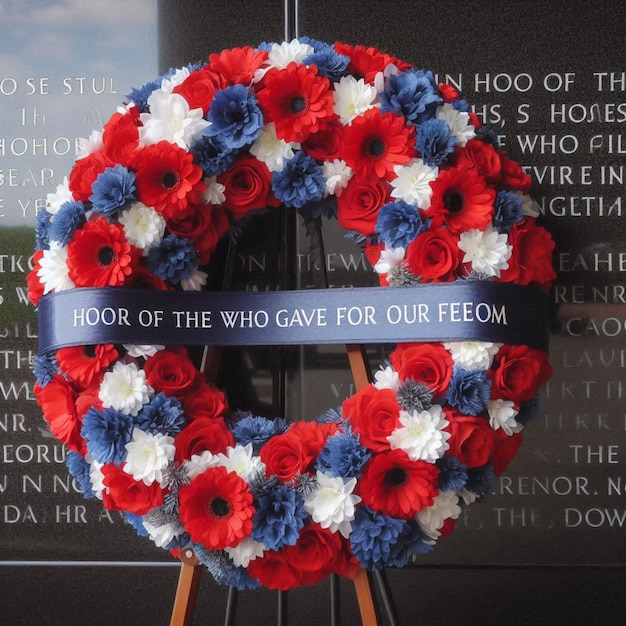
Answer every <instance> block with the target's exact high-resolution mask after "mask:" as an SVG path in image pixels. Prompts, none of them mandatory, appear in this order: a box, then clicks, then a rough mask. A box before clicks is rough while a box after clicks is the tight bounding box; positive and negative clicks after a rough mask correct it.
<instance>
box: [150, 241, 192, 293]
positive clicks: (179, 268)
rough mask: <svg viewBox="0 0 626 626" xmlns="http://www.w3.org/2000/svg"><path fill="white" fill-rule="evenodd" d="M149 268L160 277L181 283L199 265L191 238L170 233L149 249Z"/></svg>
mask: <svg viewBox="0 0 626 626" xmlns="http://www.w3.org/2000/svg"><path fill="white" fill-rule="evenodd" d="M147 262H148V268H149V270H150V271H151V272H152V273H153V274H154V275H155V276H158V277H159V278H161V279H163V280H171V281H172V282H173V283H179V282H180V281H181V280H185V279H187V278H189V277H190V276H191V275H192V273H193V271H194V270H195V269H196V268H197V267H198V255H197V254H196V249H195V247H194V245H193V243H192V242H191V241H190V240H189V239H185V238H183V237H177V236H176V235H174V234H170V235H168V236H167V237H164V238H163V239H162V240H161V242H160V243H159V245H158V246H154V247H152V248H150V250H149V251H148V257H147Z"/></svg>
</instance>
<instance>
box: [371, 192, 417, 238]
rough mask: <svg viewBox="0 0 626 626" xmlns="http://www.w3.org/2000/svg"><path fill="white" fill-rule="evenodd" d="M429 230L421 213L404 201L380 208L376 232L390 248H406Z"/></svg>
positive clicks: (397, 201)
mask: <svg viewBox="0 0 626 626" xmlns="http://www.w3.org/2000/svg"><path fill="white" fill-rule="evenodd" d="M427 229H428V223H427V221H426V220H423V219H422V217H421V216H420V214H419V211H418V210H417V208H416V207H415V206H413V205H412V204H408V203H407V202H405V201H404V200H396V201H395V202H388V203H387V204H383V206H381V207H380V212H379V213H378V220H377V222H376V232H377V233H379V235H380V239H381V240H382V241H384V242H385V245H386V246H387V247H388V248H406V247H407V246H408V245H409V244H410V243H411V242H412V241H413V240H414V239H415V238H416V237H417V236H418V235H419V234H420V233H421V232H424V231H425V230H427Z"/></svg>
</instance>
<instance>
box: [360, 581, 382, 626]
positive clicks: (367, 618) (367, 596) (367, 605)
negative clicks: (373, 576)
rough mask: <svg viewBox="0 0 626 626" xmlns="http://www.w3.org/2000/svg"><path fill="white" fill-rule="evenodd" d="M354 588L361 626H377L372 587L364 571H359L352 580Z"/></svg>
mask: <svg viewBox="0 0 626 626" xmlns="http://www.w3.org/2000/svg"><path fill="white" fill-rule="evenodd" d="M354 588H355V589H356V597H357V600H358V602H359V610H360V611H361V622H362V623H363V626H377V624H378V617H377V616H376V607H375V606H374V597H373V596H372V586H371V584H370V578H369V574H368V573H367V571H366V570H364V569H362V570H359V573H358V574H357V575H356V578H355V579H354Z"/></svg>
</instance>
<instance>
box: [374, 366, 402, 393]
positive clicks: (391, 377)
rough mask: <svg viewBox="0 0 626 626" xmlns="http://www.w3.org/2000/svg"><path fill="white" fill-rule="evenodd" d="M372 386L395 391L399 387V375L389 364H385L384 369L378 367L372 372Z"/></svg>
mask: <svg viewBox="0 0 626 626" xmlns="http://www.w3.org/2000/svg"><path fill="white" fill-rule="evenodd" d="M374 380H375V381H376V382H375V383H374V387H376V389H393V390H394V391H397V390H398V389H399V388H400V375H399V374H398V372H396V371H395V370H394V369H393V367H391V365H387V367H385V368H384V369H382V368H381V369H379V370H378V371H377V372H376V373H375V374H374Z"/></svg>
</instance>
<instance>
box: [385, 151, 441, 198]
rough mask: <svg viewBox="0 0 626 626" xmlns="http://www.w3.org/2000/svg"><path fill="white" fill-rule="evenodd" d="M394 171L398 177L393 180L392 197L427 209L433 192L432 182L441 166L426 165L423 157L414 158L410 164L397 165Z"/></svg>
mask: <svg viewBox="0 0 626 626" xmlns="http://www.w3.org/2000/svg"><path fill="white" fill-rule="evenodd" d="M393 171H394V172H395V173H396V177H395V178H394V179H393V180H392V181H391V186H392V187H393V190H392V192H391V197H392V198H398V199H400V200H404V201H405V202H406V203H407V204H416V205H417V206H418V207H419V208H420V209H427V208H428V207H429V206H430V198H431V196H432V193H433V190H432V187H431V186H430V183H431V181H433V180H436V178H437V176H438V174H439V168H437V167H431V166H430V165H426V163H424V161H422V159H413V160H411V161H410V162H409V164H408V165H396V166H395V167H394V168H393Z"/></svg>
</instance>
